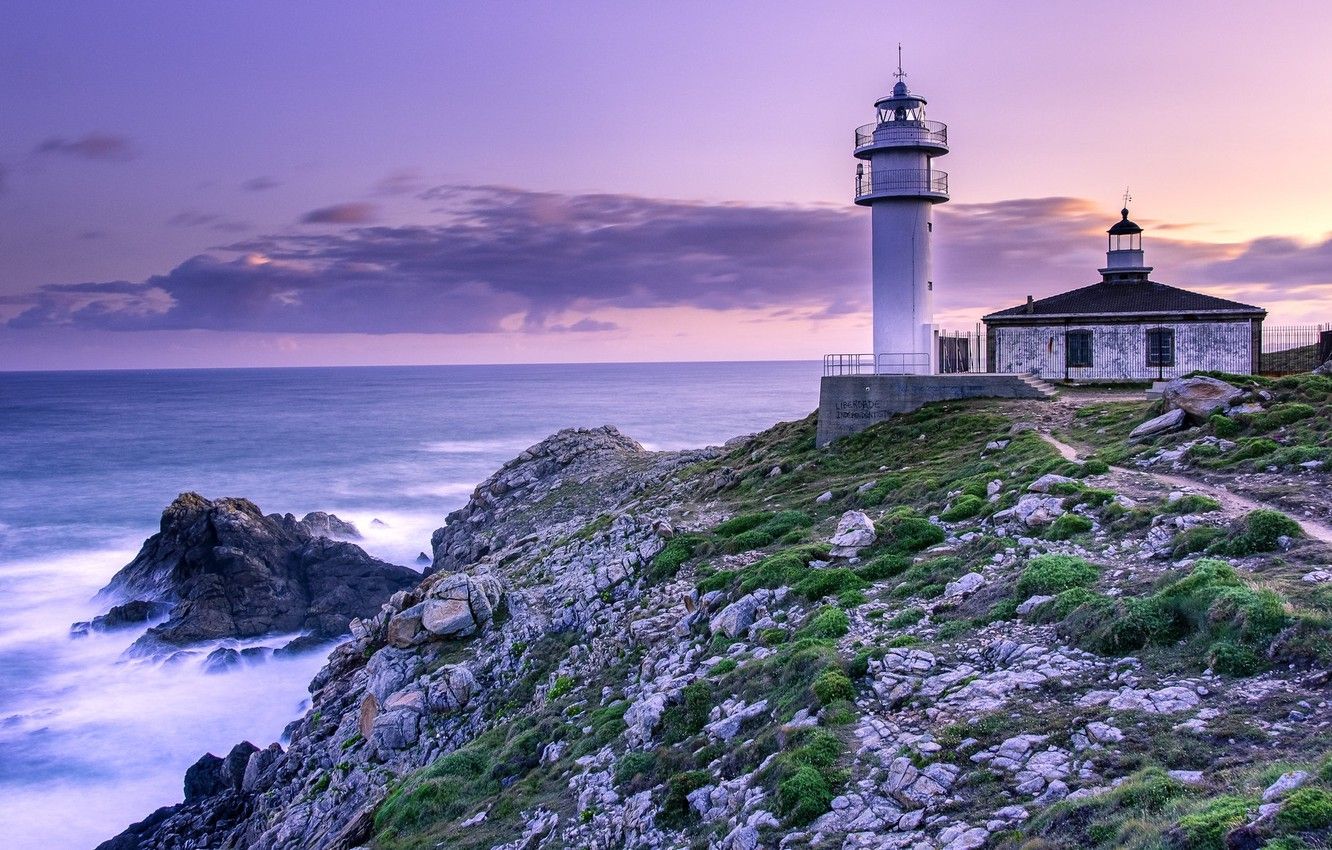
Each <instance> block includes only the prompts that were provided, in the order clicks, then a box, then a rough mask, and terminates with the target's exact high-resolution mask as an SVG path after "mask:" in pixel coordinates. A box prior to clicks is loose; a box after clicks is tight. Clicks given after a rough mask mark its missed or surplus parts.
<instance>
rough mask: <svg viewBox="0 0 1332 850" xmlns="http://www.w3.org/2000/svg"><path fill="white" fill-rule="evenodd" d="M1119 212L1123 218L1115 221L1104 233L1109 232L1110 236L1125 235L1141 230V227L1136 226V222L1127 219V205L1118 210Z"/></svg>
mask: <svg viewBox="0 0 1332 850" xmlns="http://www.w3.org/2000/svg"><path fill="white" fill-rule="evenodd" d="M1119 214H1120V215H1121V216H1123V218H1121V219H1120V220H1119V221H1117V222H1115V225H1114V227H1111V228H1110V229H1109V230H1107V231H1106V233H1109V234H1110V235H1111V236H1127V235H1128V234H1130V233H1141V232H1142V228H1141V227H1140V226H1138V224H1137V223H1136V222H1132V221H1129V217H1128V208H1127V207H1125V208H1124V209H1122V210H1120V211H1119Z"/></svg>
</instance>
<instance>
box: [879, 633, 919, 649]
mask: <svg viewBox="0 0 1332 850" xmlns="http://www.w3.org/2000/svg"><path fill="white" fill-rule="evenodd" d="M920 642H921V641H920V638H918V637H916V636H915V635H898V636H897V637H895V638H893V639H892V640H890V641H888V644H887V646H888V648H889V649H896V648H897V647H899V646H919V645H920Z"/></svg>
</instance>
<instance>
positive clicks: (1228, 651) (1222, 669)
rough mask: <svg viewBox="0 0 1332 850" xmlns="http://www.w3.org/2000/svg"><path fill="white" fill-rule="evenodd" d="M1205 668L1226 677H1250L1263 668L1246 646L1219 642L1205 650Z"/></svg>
mask: <svg viewBox="0 0 1332 850" xmlns="http://www.w3.org/2000/svg"><path fill="white" fill-rule="evenodd" d="M1207 666H1209V667H1211V668H1212V669H1213V670H1215V671H1216V672H1218V673H1223V674H1225V675H1227V676H1252V675H1253V674H1254V673H1257V672H1258V671H1259V670H1261V669H1262V668H1263V660H1262V659H1261V658H1259V657H1258V653H1256V652H1254V651H1253V650H1252V649H1249V648H1248V647H1247V646H1241V645H1240V644H1238V643H1235V642H1234V641H1232V640H1219V641H1217V642H1216V643H1214V644H1212V646H1211V648H1210V649H1208V650H1207Z"/></svg>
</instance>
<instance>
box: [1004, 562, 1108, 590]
mask: <svg viewBox="0 0 1332 850" xmlns="http://www.w3.org/2000/svg"><path fill="white" fill-rule="evenodd" d="M1099 577H1100V571H1099V570H1098V569H1097V568H1096V567H1094V566H1092V565H1091V564H1089V563H1087V562H1086V561H1084V560H1083V559H1081V558H1077V557H1074V556H1072V555H1038V556H1037V557H1035V558H1032V559H1031V560H1030V561H1029V562H1028V563H1027V566H1026V568H1025V569H1024V570H1023V571H1022V575H1021V576H1019V577H1018V582H1017V590H1018V593H1020V594H1024V595H1026V596H1034V595H1038V594H1054V593H1059V592H1061V591H1064V590H1068V589H1070V588H1073V587H1086V586H1087V585H1090V584H1094V583H1095V582H1096V580H1097V578H1099Z"/></svg>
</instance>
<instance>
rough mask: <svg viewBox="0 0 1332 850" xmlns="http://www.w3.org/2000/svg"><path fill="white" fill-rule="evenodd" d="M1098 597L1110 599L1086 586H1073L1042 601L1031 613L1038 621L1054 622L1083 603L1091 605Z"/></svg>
mask: <svg viewBox="0 0 1332 850" xmlns="http://www.w3.org/2000/svg"><path fill="white" fill-rule="evenodd" d="M1098 599H1105V600H1107V601H1108V599H1109V597H1105V596H1101V595H1100V594H1098V593H1093V592H1092V591H1090V590H1088V589H1087V588H1085V587H1072V588H1069V589H1068V590H1065V591H1064V592H1062V593H1060V594H1058V595H1056V596H1055V598H1054V599H1051V600H1050V601H1049V602H1045V603H1042V604H1041V605H1040V606H1038V607H1037V608H1036V609H1035V610H1034V611H1032V612H1031V613H1032V616H1033V618H1034V619H1035V620H1036V621H1037V622H1040V623H1053V622H1055V621H1057V620H1062V619H1064V618H1065V617H1067V616H1068V615H1069V614H1071V613H1073V612H1074V611H1075V610H1077V609H1078V608H1081V607H1082V606H1083V605H1090V604H1092V603H1094V602H1095V601H1096V600H1098Z"/></svg>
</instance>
